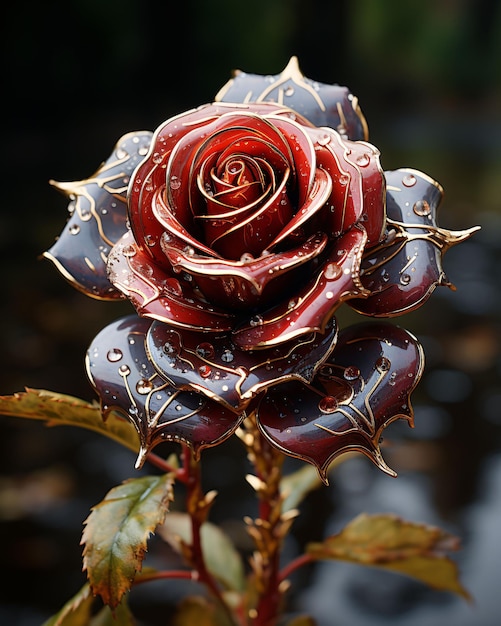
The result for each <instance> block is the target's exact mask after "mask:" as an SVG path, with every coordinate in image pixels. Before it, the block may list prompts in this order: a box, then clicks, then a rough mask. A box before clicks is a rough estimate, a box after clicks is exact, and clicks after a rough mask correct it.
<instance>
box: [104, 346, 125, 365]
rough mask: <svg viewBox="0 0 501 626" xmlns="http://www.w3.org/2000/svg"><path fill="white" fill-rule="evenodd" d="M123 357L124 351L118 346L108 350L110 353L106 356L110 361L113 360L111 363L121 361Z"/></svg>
mask: <svg viewBox="0 0 501 626" xmlns="http://www.w3.org/2000/svg"><path fill="white" fill-rule="evenodd" d="M122 357H123V352H122V351H121V350H119V349H118V348H112V349H111V350H109V351H108V354H107V355H106V358H107V359H108V361H111V363H116V362H117V361H120V359H121V358H122Z"/></svg>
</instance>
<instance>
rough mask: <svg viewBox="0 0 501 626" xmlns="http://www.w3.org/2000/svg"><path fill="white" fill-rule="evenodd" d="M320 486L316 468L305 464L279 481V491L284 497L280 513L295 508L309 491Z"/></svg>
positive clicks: (321, 483) (320, 481) (320, 482)
mask: <svg viewBox="0 0 501 626" xmlns="http://www.w3.org/2000/svg"><path fill="white" fill-rule="evenodd" d="M321 485H323V482H322V480H321V478H320V475H319V473H318V470H317V468H316V467H315V466H313V465H310V464H307V463H304V464H303V466H302V467H301V468H300V469H298V470H296V471H295V472H292V473H291V474H287V475H286V476H284V477H283V478H282V480H281V481H280V491H281V493H282V496H283V497H284V501H283V504H282V511H283V512H284V513H285V512H286V511H290V510H291V509H295V508H297V506H298V505H299V504H301V502H302V501H303V500H304V499H305V498H306V496H307V495H308V494H309V493H310V492H311V491H313V490H314V489H318V488H319V487H320V486H321Z"/></svg>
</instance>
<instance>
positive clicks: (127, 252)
mask: <svg viewBox="0 0 501 626" xmlns="http://www.w3.org/2000/svg"><path fill="white" fill-rule="evenodd" d="M122 254H123V255H124V256H128V257H131V256H134V255H135V254H136V248H135V247H134V246H133V245H132V244H130V245H127V246H124V247H123V248H122Z"/></svg>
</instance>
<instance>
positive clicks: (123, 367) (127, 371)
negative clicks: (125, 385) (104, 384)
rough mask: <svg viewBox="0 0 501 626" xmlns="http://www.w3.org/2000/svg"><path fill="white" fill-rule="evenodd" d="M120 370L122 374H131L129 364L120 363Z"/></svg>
mask: <svg viewBox="0 0 501 626" xmlns="http://www.w3.org/2000/svg"><path fill="white" fill-rule="evenodd" d="M118 371H119V373H120V376H128V375H129V374H130V367H129V366H128V365H120V367H119V368H118Z"/></svg>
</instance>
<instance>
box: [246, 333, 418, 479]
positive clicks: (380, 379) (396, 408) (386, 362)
mask: <svg viewBox="0 0 501 626" xmlns="http://www.w3.org/2000/svg"><path fill="white" fill-rule="evenodd" d="M423 368H424V356H423V350H422V348H421V346H420V344H419V343H418V341H417V339H416V338H415V337H413V336H412V335H411V334H410V333H408V332H407V331H405V330H404V329H402V328H399V327H398V326H392V325H390V324H384V323H368V324H360V325H355V326H350V327H348V328H347V329H346V330H344V331H341V332H340V334H339V340H338V343H337V345H336V347H335V349H334V352H333V353H332V355H331V356H330V357H329V360H328V362H327V363H326V364H324V365H323V366H322V367H321V368H320V370H319V372H318V374H317V376H316V377H315V379H314V381H313V384H312V385H308V386H307V385H301V384H299V383H290V384H284V385H278V386H277V387H274V388H273V389H271V390H270V391H269V392H268V393H267V394H266V396H265V397H264V398H263V399H262V401H261V402H260V404H259V405H258V408H257V410H256V415H257V420H258V424H259V427H260V429H261V430H262V432H263V434H264V435H265V436H266V438H267V439H269V441H270V442H271V443H272V444H273V445H274V446H276V447H278V448H280V449H281V450H282V451H283V452H285V453H286V454H288V455H290V456H294V457H298V458H300V459H302V460H304V461H308V462H309V463H312V464H313V465H315V466H316V467H317V468H318V470H319V473H320V475H321V476H322V479H323V480H324V481H325V482H327V469H328V467H329V464H330V463H331V462H332V460H333V459H334V458H335V457H337V456H338V455H340V454H342V453H343V452H350V451H359V452H362V453H363V454H365V455H367V456H368V457H369V458H370V459H371V460H372V461H373V462H374V463H375V464H376V465H377V466H378V467H379V468H380V469H381V470H383V471H384V472H386V473H388V474H390V475H395V473H394V472H393V470H391V469H390V468H389V467H388V466H387V465H386V463H385V462H384V460H383V458H382V456H381V451H380V449H379V442H380V438H381V433H382V431H383V429H384V428H386V427H387V426H388V425H389V424H390V423H391V422H393V421H394V420H396V419H398V418H403V419H405V420H407V421H408V422H409V425H410V426H413V412H412V408H411V404H410V394H411V393H412V391H413V390H414V388H415V387H416V385H417V383H418V382H419V379H420V377H421V375H422V372H423Z"/></svg>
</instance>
